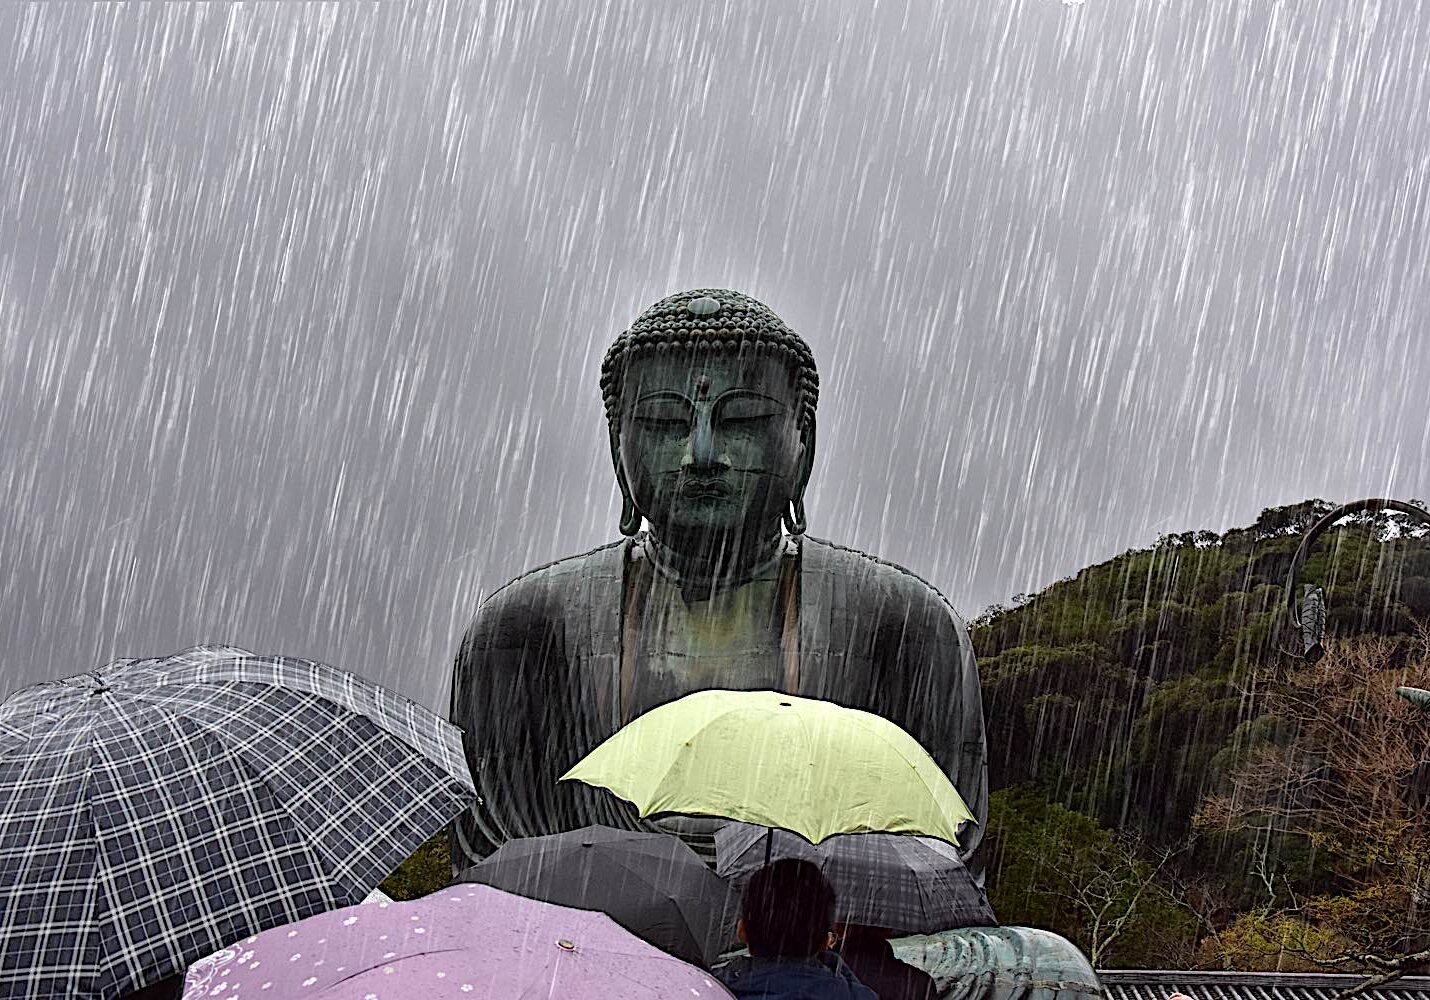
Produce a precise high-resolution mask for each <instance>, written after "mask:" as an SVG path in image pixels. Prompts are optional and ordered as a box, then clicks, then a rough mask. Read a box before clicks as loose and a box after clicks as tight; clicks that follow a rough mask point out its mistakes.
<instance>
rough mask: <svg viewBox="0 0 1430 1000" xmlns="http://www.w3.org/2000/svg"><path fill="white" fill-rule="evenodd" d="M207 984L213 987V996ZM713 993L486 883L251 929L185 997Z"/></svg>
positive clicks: (599, 999)
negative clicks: (251, 934) (253, 932)
mask: <svg viewBox="0 0 1430 1000" xmlns="http://www.w3.org/2000/svg"><path fill="white" fill-rule="evenodd" d="M215 990H219V991H220V992H218V993H215V992H214V991H215ZM215 995H216V996H219V997H221V998H223V997H233V996H235V995H236V996H238V997H239V998H247V997H255V998H256V997H265V998H267V997H273V998H275V1000H287V998H291V997H302V998H303V1000H468V998H472V1000H476V998H480V1000H521V998H526V997H542V998H551V1000H657V998H659V1000H667V998H670V997H690V998H691V1000H702V998H703V1000H717V998H728V997H729V996H730V994H729V993H727V992H726V991H725V989H724V987H722V986H721V985H720V984H719V983H717V982H716V981H715V979H714V977H712V976H711V975H710V974H709V973H706V972H702V971H701V970H699V969H697V968H695V967H694V966H692V965H688V964H686V963H685V962H682V961H680V959H678V958H672V957H671V956H670V955H667V954H665V953H664V952H663V951H660V950H659V949H657V948H655V947H652V946H651V945H648V944H646V943H645V942H644V941H642V940H640V938H637V937H635V936H634V935H632V934H630V933H629V932H627V931H625V930H623V929H622V928H621V927H620V926H618V925H617V924H616V923H615V922H614V921H613V920H611V918H610V917H608V916H606V915H605V914H604V913H597V912H595V911H592V910H574V909H570V908H568V907H565V906H556V905H554V904H552V903H543V902H541V901H539V900H535V899H527V898H526V897H524V896H517V895H513V894H511V893H507V892H502V891H501V890H500V889H493V888H491V887H490V886H485V885H470V884H467V885H455V886H452V887H451V888H449V889H442V890H439V891H437V892H434V893H433V894H432V895H430V896H424V897H423V898H421V899H415V900H413V901H411V902H409V903H374V904H371V905H368V906H353V907H348V908H347V909H345V910H335V911H333V912H330V913H324V914H321V915H320V916H316V917H309V918H308V919H307V920H304V921H302V922H301V923H297V924H294V925H293V926H291V927H280V928H276V929H274V930H269V931H265V932H263V933H262V934H259V935H256V936H254V937H250V938H248V939H247V940H245V941H242V942H240V943H239V944H237V945H234V946H233V947H232V948H228V949H225V951H224V953H223V954H222V955H219V956H215V957H214V961H212V962H208V963H205V965H204V967H203V968H202V969H200V968H198V967H195V968H194V969H191V970H190V973H189V977H188V980H187V983H186V985H185V990H184V997H185V998H186V1000H189V998H193V1000H197V998H199V997H210V996H215Z"/></svg>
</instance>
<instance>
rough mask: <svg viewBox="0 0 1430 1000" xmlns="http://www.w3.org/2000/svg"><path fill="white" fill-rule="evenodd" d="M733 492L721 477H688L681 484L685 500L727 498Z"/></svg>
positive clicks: (681, 491)
mask: <svg viewBox="0 0 1430 1000" xmlns="http://www.w3.org/2000/svg"><path fill="white" fill-rule="evenodd" d="M733 492H734V491H733V490H732V489H730V484H729V483H727V482H725V481H724V480H721V479H687V480H685V481H684V482H682V483H681V484H680V496H681V497H682V498H683V499H685V500H726V499H729V497H730V496H731V495H732V494H733Z"/></svg>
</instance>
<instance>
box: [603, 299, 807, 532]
mask: <svg viewBox="0 0 1430 1000" xmlns="http://www.w3.org/2000/svg"><path fill="white" fill-rule="evenodd" d="M601 393H602V396H603V397H604V400H605V405H606V419H607V423H608V425H609V429H610V438H611V456H612V459H613V460H614V462H615V467H616V478H617V480H618V481H619V483H620V487H621V495H622V500H623V506H622V512H621V531H622V532H623V533H625V534H627V535H633V534H635V533H636V531H637V530H638V529H639V527H640V522H641V518H642V517H644V518H645V519H646V520H648V521H649V522H650V523H651V525H652V527H653V528H654V529H655V531H656V532H657V534H658V535H660V536H661V537H663V538H664V539H665V540H667V541H669V542H671V543H673V544H675V545H677V546H681V547H687V548H688V547H690V546H691V545H693V544H705V545H710V544H719V545H730V544H732V543H734V544H739V543H740V541H741V540H742V539H745V540H748V538H749V537H752V536H759V537H765V536H769V535H771V534H772V533H777V532H778V531H779V526H780V522H781V519H782V518H783V520H784V523H785V526H786V527H787V528H789V530H790V531H791V532H794V533H798V532H800V531H803V530H804V489H805V486H806V484H807V483H808V481H809V473H810V469H811V467H812V463H813V460H814V411H815V405H816V403H817V402H818V399H819V375H818V373H817V371H816V370H815V367H814V356H813V355H812V354H811V353H810V350H809V346H808V345H807V344H805V342H804V341H803V340H802V339H801V338H800V337H799V335H798V334H796V333H795V332H794V331H793V330H790V329H789V328H788V327H787V326H785V324H784V322H783V321H782V320H781V319H780V318H779V317H778V316H776V315H775V314H774V313H773V312H772V311H771V310H770V309H769V308H768V307H767V306H765V305H764V304H763V303H760V302H758V301H756V300H755V299H752V298H750V297H748V296H746V295H742V294H740V293H739V292H732V291H728V290H725V289H696V290H693V291H689V292H682V293H680V294H678V295H672V296H669V297H668V298H665V299H662V300H661V301H659V302H657V303H656V304H655V305H653V306H651V307H650V308H649V309H647V310H646V311H645V312H643V313H641V315H640V316H639V317H637V319H636V321H635V323H633V324H632V325H631V327H630V329H629V330H626V331H625V332H624V333H622V334H621V335H620V336H619V337H617V338H616V341H615V343H614V344H612V345H611V348H610V350H609V351H608V352H607V353H606V358H605V361H604V362H603V364H602V366H601Z"/></svg>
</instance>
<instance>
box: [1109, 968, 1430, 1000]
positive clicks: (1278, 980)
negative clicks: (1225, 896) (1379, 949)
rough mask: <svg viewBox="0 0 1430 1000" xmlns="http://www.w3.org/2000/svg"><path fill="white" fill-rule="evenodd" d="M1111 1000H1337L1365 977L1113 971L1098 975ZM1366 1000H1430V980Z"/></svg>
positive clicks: (1371, 993)
mask: <svg viewBox="0 0 1430 1000" xmlns="http://www.w3.org/2000/svg"><path fill="white" fill-rule="evenodd" d="M1097 977H1098V979H1100V980H1101V981H1102V988H1103V993H1104V994H1105V996H1106V998H1107V1000H1167V997H1169V996H1170V995H1172V994H1173V993H1185V994H1186V995H1187V996H1189V997H1191V998H1192V1000H1335V998H1336V997H1337V996H1338V995H1339V994H1340V993H1341V991H1342V990H1345V989H1348V988H1350V987H1351V986H1354V985H1355V984H1356V983H1359V982H1362V981H1363V980H1364V978H1365V977H1363V976H1348V975H1323V974H1320V973H1315V972H1179V971H1175V970H1156V971H1152V970H1143V969H1111V970H1105V971H1102V972H1099V973H1098V974H1097ZM1362 996H1364V997H1366V998H1367V1000H1430V976H1406V977H1404V978H1403V979H1397V980H1396V981H1395V982H1393V983H1387V984H1386V985H1385V986H1381V987H1379V988H1378V989H1373V990H1367V991H1366V992H1365V993H1364V994H1362Z"/></svg>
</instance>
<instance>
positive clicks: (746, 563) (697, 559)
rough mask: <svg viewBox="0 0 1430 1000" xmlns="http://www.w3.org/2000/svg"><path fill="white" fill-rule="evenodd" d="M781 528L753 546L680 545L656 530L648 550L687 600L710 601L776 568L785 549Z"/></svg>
mask: <svg viewBox="0 0 1430 1000" xmlns="http://www.w3.org/2000/svg"><path fill="white" fill-rule="evenodd" d="M785 545H786V542H785V537H784V534H783V532H781V531H780V530H779V529H778V527H776V529H775V531H774V533H773V534H772V535H767V536H764V537H762V538H759V539H757V540H756V541H755V542H754V543H753V544H743V545H741V544H735V543H730V544H724V545H721V544H710V543H706V544H703V545H695V546H677V545H672V544H670V543H669V542H668V541H667V540H666V539H664V538H662V537H661V536H660V535H659V534H657V533H656V532H655V531H654V530H652V531H650V532H648V533H647V534H646V536H645V551H646V554H647V555H648V556H649V558H650V560H651V562H652V563H654V565H655V567H656V569H657V570H659V571H660V572H661V573H662V574H664V575H665V576H668V577H671V578H672V579H674V580H675V581H676V582H677V583H678V584H679V586H680V589H681V591H682V592H683V593H685V594H686V596H687V599H690V598H691V597H697V598H704V599H708V598H709V596H711V595H714V594H717V593H720V592H722V591H726V590H731V589H733V588H735V587H739V586H741V585H743V584H745V583H748V582H749V581H751V580H753V579H756V578H757V577H759V576H761V575H763V574H764V573H766V572H767V571H770V570H772V569H773V568H774V566H775V564H776V562H777V561H778V560H779V557H780V556H781V555H782V554H783V553H784V550H785Z"/></svg>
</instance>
